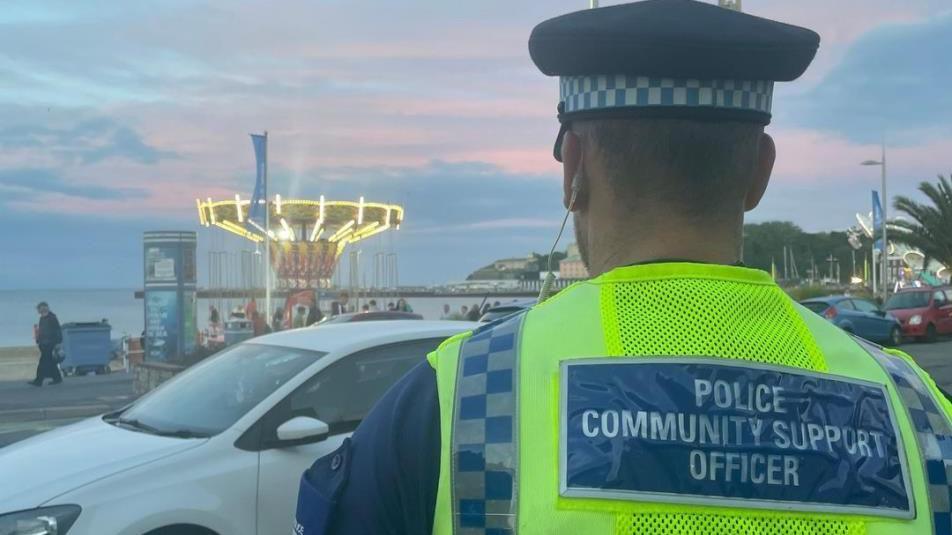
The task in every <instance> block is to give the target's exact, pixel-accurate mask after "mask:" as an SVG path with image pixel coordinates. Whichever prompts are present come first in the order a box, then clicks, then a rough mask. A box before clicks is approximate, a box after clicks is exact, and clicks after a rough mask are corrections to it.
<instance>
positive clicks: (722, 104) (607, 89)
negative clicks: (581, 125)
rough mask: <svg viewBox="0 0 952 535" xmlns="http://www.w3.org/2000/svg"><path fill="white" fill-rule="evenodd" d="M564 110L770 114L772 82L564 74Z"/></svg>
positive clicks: (562, 79) (562, 90)
mask: <svg viewBox="0 0 952 535" xmlns="http://www.w3.org/2000/svg"><path fill="white" fill-rule="evenodd" d="M559 87H560V96H561V100H562V102H564V103H565V112H566V113H572V112H576V111H589V110H601V109H608V108H626V107H651V106H682V107H695V108H697V107H708V108H729V109H738V110H751V111H759V112H765V113H770V106H771V101H772V99H773V82H770V81H765V80H754V81H751V80H691V79H678V78H654V77H649V76H626V75H623V74H619V75H600V76H563V77H562V78H561V80H560V84H559Z"/></svg>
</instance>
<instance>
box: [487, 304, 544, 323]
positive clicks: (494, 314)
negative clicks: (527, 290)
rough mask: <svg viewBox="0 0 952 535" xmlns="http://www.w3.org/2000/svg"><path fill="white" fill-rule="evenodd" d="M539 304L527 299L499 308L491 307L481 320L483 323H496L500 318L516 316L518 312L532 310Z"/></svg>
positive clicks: (501, 305)
mask: <svg viewBox="0 0 952 535" xmlns="http://www.w3.org/2000/svg"><path fill="white" fill-rule="evenodd" d="M537 302H538V299H526V300H523V301H513V302H511V303H505V304H500V305H498V306H494V307H491V308H490V309H489V310H487V311H486V312H485V313H483V315H482V316H481V317H480V318H479V321H481V322H484V323H485V322H488V321H496V320H498V319H499V318H505V317H506V316H510V315H512V314H515V313H516V312H522V311H523V310H525V309H527V308H532V307H533V306H535V304H536V303H537Z"/></svg>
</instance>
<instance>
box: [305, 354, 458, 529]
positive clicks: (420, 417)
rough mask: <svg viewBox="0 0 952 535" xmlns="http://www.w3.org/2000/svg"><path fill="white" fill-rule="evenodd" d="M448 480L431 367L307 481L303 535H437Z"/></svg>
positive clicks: (387, 399) (392, 396)
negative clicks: (441, 488) (440, 492)
mask: <svg viewBox="0 0 952 535" xmlns="http://www.w3.org/2000/svg"><path fill="white" fill-rule="evenodd" d="M439 473H440V407H439V398H438V396H437V389H436V374H435V372H434V371H433V369H432V368H431V367H430V365H429V363H427V362H423V363H421V364H420V365H418V366H417V367H415V368H414V369H413V370H411V371H410V372H409V373H408V374H407V375H406V376H404V377H403V378H402V379H401V380H400V381H399V382H398V383H397V384H395V385H394V386H393V387H392V388H391V389H390V390H389V391H388V392H387V393H386V394H384V396H383V397H382V398H381V399H380V401H379V402H377V404H376V405H375V406H374V408H373V409H372V410H371V411H370V414H368V415H367V417H366V418H365V419H364V420H363V422H361V424H360V426H359V427H358V428H357V430H356V431H355V432H354V435H353V437H352V438H351V439H350V440H348V441H347V442H345V443H344V445H342V446H341V448H340V449H339V450H338V451H336V452H334V453H332V454H330V455H328V456H326V457H324V458H322V459H319V460H318V461H317V462H315V463H314V466H312V467H311V468H310V469H309V470H308V471H307V472H305V474H304V476H303V477H302V480H301V490H300V493H299V496H298V511H297V526H296V527H295V530H296V532H297V533H298V534H299V535H345V534H346V535H364V534H367V535H371V534H372V535H385V534H393V535H416V534H419V535H430V534H431V532H432V529H433V515H434V509H435V507H436V493H437V486H438V484H439Z"/></svg>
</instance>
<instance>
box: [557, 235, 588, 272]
mask: <svg viewBox="0 0 952 535" xmlns="http://www.w3.org/2000/svg"><path fill="white" fill-rule="evenodd" d="M566 254H568V256H567V257H566V258H565V260H562V261H561V262H559V278H560V279H567V280H578V279H587V278H588V269H586V268H585V264H584V263H583V262H582V255H581V254H580V253H579V250H578V245H577V244H574V243H573V244H570V245H569V247H568V250H567V251H566Z"/></svg>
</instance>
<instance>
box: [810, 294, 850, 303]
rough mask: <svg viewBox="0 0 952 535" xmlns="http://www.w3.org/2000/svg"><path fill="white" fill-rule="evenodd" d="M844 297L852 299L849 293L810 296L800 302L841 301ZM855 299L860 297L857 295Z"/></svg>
mask: <svg viewBox="0 0 952 535" xmlns="http://www.w3.org/2000/svg"><path fill="white" fill-rule="evenodd" d="M844 299H853V297H852V296H849V295H827V296H824V297H811V298H809V299H804V300H803V301H800V302H801V303H833V302H836V301H842V300H844ZM857 299H861V298H859V297H857Z"/></svg>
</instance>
